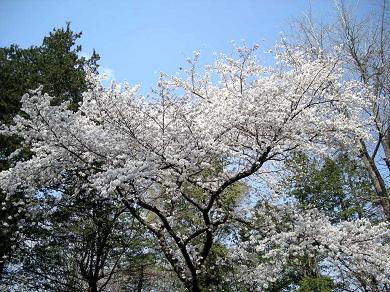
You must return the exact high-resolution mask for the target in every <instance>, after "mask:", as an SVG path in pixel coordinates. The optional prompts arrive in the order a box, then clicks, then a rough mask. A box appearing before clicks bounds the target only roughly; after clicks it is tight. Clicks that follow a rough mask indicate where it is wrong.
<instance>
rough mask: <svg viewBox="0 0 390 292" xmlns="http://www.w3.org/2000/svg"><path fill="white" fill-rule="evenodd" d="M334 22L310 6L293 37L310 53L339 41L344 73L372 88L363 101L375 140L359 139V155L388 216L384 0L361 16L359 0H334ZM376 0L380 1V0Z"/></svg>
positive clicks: (388, 63) (389, 53) (389, 58)
mask: <svg viewBox="0 0 390 292" xmlns="http://www.w3.org/2000/svg"><path fill="white" fill-rule="evenodd" d="M334 3H335V8H336V9H335V11H336V13H335V19H336V20H335V22H334V23H323V22H320V21H317V20H316V19H315V18H314V17H313V16H312V14H311V12H309V13H308V14H307V15H306V17H305V18H303V19H300V20H298V21H296V23H295V26H294V35H293V39H294V38H295V40H294V42H296V43H298V44H299V45H300V46H302V47H303V48H306V51H307V53H308V54H314V55H323V54H328V53H329V52H331V51H332V50H333V48H334V47H338V50H339V59H340V61H342V62H343V63H344V68H345V72H344V73H345V77H346V78H348V79H350V80H358V81H361V82H363V83H364V84H365V85H366V86H367V87H368V88H370V92H369V93H368V94H367V97H366V99H367V105H366V106H365V110H366V118H367V120H368V121H370V123H369V125H368V127H369V129H370V132H371V133H372V134H373V138H374V141H370V140H367V139H364V138H362V139H360V140H359V141H358V142H357V144H358V145H359V148H360V150H359V158H360V159H361V160H362V162H363V163H364V165H365V167H366V169H367V171H368V173H369V176H370V178H371V180H372V183H373V186H374V188H375V191H376V194H377V198H378V200H379V201H380V204H381V206H382V208H383V211H384V213H385V216H386V218H387V220H390V193H389V191H388V188H389V186H388V179H387V178H388V177H389V174H390V130H389V127H390V104H389V100H390V79H389V76H390V29H389V28H390V27H389V24H390V22H389V7H388V6H389V5H388V1H386V0H383V1H376V2H375V3H373V7H375V10H372V11H368V12H366V13H365V15H364V16H361V15H360V16H359V15H358V13H357V12H356V9H355V8H356V5H358V1H338V0H337V1H335V2H334ZM378 3H380V4H378Z"/></svg>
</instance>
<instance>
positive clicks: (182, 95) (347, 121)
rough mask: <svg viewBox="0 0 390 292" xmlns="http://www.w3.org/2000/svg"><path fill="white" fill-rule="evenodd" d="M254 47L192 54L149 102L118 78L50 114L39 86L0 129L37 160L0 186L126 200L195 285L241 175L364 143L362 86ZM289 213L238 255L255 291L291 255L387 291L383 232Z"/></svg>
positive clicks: (330, 66) (94, 82) (334, 68)
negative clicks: (269, 61)
mask: <svg viewBox="0 0 390 292" xmlns="http://www.w3.org/2000/svg"><path fill="white" fill-rule="evenodd" d="M255 49H256V47H254V48H245V47H244V48H238V49H237V57H236V58H231V57H227V56H221V57H220V58H218V59H217V60H216V62H215V63H214V64H212V65H207V66H205V67H204V68H203V69H200V70H199V69H198V68H197V59H198V54H196V55H195V58H194V59H193V60H189V63H190V67H189V69H188V70H186V71H185V75H184V76H182V77H177V76H175V77H168V76H166V75H164V74H162V75H161V78H160V80H159V82H158V84H157V87H156V89H155V93H156V94H155V96H153V97H142V96H139V95H138V93H137V89H138V87H132V88H131V87H129V86H128V85H126V84H125V85H123V86H120V85H116V84H113V85H112V86H111V88H109V89H105V88H103V87H102V86H101V85H100V83H99V79H98V78H97V77H96V76H92V75H91V76H90V77H89V82H90V84H91V86H90V90H89V91H88V92H86V93H85V94H84V98H83V102H82V103H81V104H80V107H79V109H78V111H71V110H68V109H67V104H66V103H64V104H62V105H60V106H51V105H50V101H51V100H52V97H50V96H47V95H42V94H41V93H40V91H39V90H38V91H35V92H31V93H30V94H27V95H25V96H24V97H23V100H22V101H23V107H22V110H23V112H24V113H25V115H23V116H18V117H17V118H15V125H14V126H12V127H10V128H9V129H7V130H4V132H8V133H10V134H16V135H20V136H21V137H22V138H23V139H24V143H25V145H26V146H27V147H30V148H31V150H32V151H33V153H34V155H33V157H32V158H31V159H30V160H27V161H23V162H18V163H17V164H16V165H14V167H13V168H11V169H10V170H8V171H4V172H2V173H1V174H0V187H1V188H2V189H3V190H5V191H7V193H9V194H10V195H12V193H15V192H17V191H25V192H29V193H30V194H31V195H33V194H35V193H37V192H39V191H40V190H42V189H60V190H61V189H64V188H65V187H69V186H73V187H74V188H75V189H76V193H77V191H79V192H80V191H83V192H89V193H96V196H101V197H108V198H115V199H117V200H119V201H121V202H122V203H123V205H124V206H125V207H126V208H127V209H128V211H129V212H131V214H132V215H133V216H134V217H135V218H136V219H137V220H138V221H139V222H140V223H141V224H143V225H144V226H145V227H146V228H147V229H148V230H149V231H150V232H151V233H152V234H153V235H154V236H155V237H156V238H157V239H158V241H159V244H160V248H161V250H162V252H163V253H164V255H165V257H166V259H167V261H168V262H169V264H170V265H171V266H172V268H173V270H174V271H175V272H176V274H177V276H178V278H179V279H180V280H181V281H182V282H183V284H184V285H185V287H186V288H187V289H190V290H192V291H200V285H201V284H200V280H199V279H200V275H201V274H204V273H207V271H205V262H206V259H207V257H208V255H209V253H210V250H211V248H212V246H213V243H214V239H215V236H216V234H217V233H218V232H219V231H220V230H221V228H222V227H224V226H227V225H229V224H230V223H232V222H233V217H236V215H233V214H234V209H235V207H236V206H234V204H233V205H232V204H230V205H229V203H228V200H227V199H226V198H227V197H229V195H231V194H232V192H234V190H235V189H234V188H241V190H243V189H244V184H245V183H246V184H247V186H246V187H248V188H250V185H249V184H248V183H247V178H252V177H253V178H254V177H256V175H257V174H259V173H260V171H263V170H273V169H275V167H276V166H278V167H280V166H281V165H282V163H283V161H284V159H285V158H286V157H289V155H291V153H292V151H310V153H314V154H318V153H325V152H326V151H327V150H329V149H332V148H337V147H340V146H341V147H349V148H351V149H353V148H354V145H355V144H356V141H357V139H361V138H367V137H368V133H366V131H365V130H364V129H365V124H364V123H365V122H366V121H365V120H364V118H363V117H364V116H363V115H364V113H362V112H361V109H363V108H364V107H365V106H366V105H367V100H368V99H369V98H371V96H370V94H369V91H368V89H366V88H365V87H364V86H363V85H362V84H360V83H359V82H352V81H345V80H343V78H342V69H341V64H340V63H339V61H338V59H337V58H333V57H331V56H320V57H317V58H312V57H308V56H306V55H305V54H304V53H302V52H301V51H300V50H299V49H291V48H290V49H286V50H284V51H283V52H281V53H280V54H279V55H278V58H277V62H276V64H275V66H273V67H263V66H261V65H259V64H258V63H257V61H256V57H255V55H254V52H255ZM368 97H369V98H368ZM278 210H279V209H278V208H275V212H278ZM150 214H153V215H150ZM189 214H191V217H189ZM260 215H261V214H260ZM259 218H261V216H260V217H259ZM289 218H290V219H291V222H290V223H288V224H289V225H288V226H287V227H286V228H279V227H278V226H282V225H283V224H284V223H283V222H282V221H283V220H284V219H283V216H282V215H280V219H278V220H276V221H274V222H272V224H271V225H269V224H265V225H264V229H261V226H263V225H261V224H260V225H259V227H258V228H259V229H257V228H255V229H254V231H253V233H252V235H251V238H250V240H249V241H248V242H247V243H244V244H243V245H238V246H237V248H235V249H234V250H235V251H236V252H237V254H236V256H238V257H242V259H241V260H242V261H243V262H246V261H248V262H249V263H250V264H248V265H247V267H248V268H249V267H250V268H251V270H245V272H243V273H242V274H241V276H242V281H246V282H250V283H256V282H258V283H259V285H257V288H258V289H260V290H261V289H262V288H259V287H263V288H264V287H265V286H264V285H269V283H271V282H272V281H273V280H272V279H274V277H277V275H275V274H277V273H278V271H279V270H280V269H283V265H284V264H285V263H286V261H287V259H288V258H289V257H290V255H293V256H295V257H297V258H298V260H299V256H301V257H309V258H310V257H314V258H318V257H319V258H320V260H321V261H322V262H323V263H324V264H326V265H329V266H330V267H331V268H332V269H334V271H335V272H334V274H335V273H340V274H344V273H347V274H348V275H351V277H352V276H353V275H354V273H359V274H362V273H363V272H364V271H366V272H367V273H369V274H370V275H372V276H373V277H375V280H376V281H379V282H383V283H387V282H386V281H387V280H386V277H388V276H389V262H388V260H386V258H389V257H388V255H389V249H388V246H387V245H385V239H386V237H388V232H387V229H386V226H384V225H378V226H375V225H373V226H371V225H370V224H369V223H368V222H365V221H357V222H345V223H342V224H340V225H336V226H332V225H331V224H330V223H329V221H328V220H327V218H325V217H323V216H322V215H320V214H319V213H317V212H312V213H308V214H304V213H300V211H298V209H296V210H294V211H291V214H289ZM264 220H268V219H266V218H264ZM256 222H257V221H256ZM269 228H271V229H269ZM271 230H272V232H271ZM257 232H258V233H259V234H261V236H259V235H258V233H257ZM246 245H251V246H252V248H253V249H254V250H255V252H257V253H259V254H261V256H262V257H263V258H264V259H267V260H258V257H256V256H253V253H254V251H253V250H252V251H251V252H248V251H247V249H246V247H245V246H246ZM241 246H243V247H242V248H241ZM386 255H387V256H386ZM268 259H269V261H268ZM349 270H351V271H349ZM243 271H244V270H243ZM265 275H267V277H266V279H263V278H262V277H263V276H265ZM248 277H249V278H248ZM362 277H363V278H364V277H365V275H363V276H362Z"/></svg>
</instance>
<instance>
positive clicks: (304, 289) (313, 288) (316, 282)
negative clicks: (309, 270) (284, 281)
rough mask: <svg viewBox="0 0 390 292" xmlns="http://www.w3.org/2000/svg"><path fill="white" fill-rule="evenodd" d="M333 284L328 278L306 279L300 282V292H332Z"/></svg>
mask: <svg viewBox="0 0 390 292" xmlns="http://www.w3.org/2000/svg"><path fill="white" fill-rule="evenodd" d="M333 286H334V285H333V282H332V280H331V279H330V278H328V277H323V276H319V277H305V278H303V279H302V280H301V281H299V289H298V291H299V292H331V291H332V288H333Z"/></svg>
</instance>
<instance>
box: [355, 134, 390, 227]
mask: <svg viewBox="0 0 390 292" xmlns="http://www.w3.org/2000/svg"><path fill="white" fill-rule="evenodd" d="M360 146H361V151H360V152H361V157H362V159H363V162H364V165H365V166H366V168H367V171H368V174H369V176H370V178H371V181H372V183H373V185H374V188H375V192H376V194H377V195H378V197H379V203H380V204H381V206H382V208H383V212H384V213H385V216H386V219H387V221H389V222H390V199H389V195H388V193H387V189H386V184H385V181H384V180H383V178H382V175H381V173H380V172H379V170H378V168H377V166H376V164H375V162H374V161H373V159H371V157H370V155H369V154H368V151H367V148H366V145H365V144H364V142H363V141H360Z"/></svg>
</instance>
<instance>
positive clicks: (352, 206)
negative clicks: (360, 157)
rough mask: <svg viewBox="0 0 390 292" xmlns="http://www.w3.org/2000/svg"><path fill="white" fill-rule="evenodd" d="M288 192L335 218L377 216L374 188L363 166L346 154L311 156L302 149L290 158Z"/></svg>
mask: <svg viewBox="0 0 390 292" xmlns="http://www.w3.org/2000/svg"><path fill="white" fill-rule="evenodd" d="M288 168H289V171H290V172H291V176H290V177H289V178H288V179H287V180H286V181H285V186H286V192H287V193H288V194H289V195H291V196H293V197H294V198H296V199H297V201H298V202H299V204H300V205H301V206H302V208H310V207H313V206H314V207H316V208H318V209H319V210H321V211H323V212H324V213H325V214H326V215H328V216H329V218H330V219H331V220H332V221H333V222H339V221H342V220H348V219H357V218H363V217H365V218H367V217H369V218H373V217H375V216H377V214H376V210H375V208H374V207H375V206H374V205H373V204H372V202H373V201H374V200H373V197H374V191H373V187H372V184H371V181H370V179H369V177H368V174H367V172H366V170H365V169H364V167H363V166H362V165H360V164H359V163H358V162H357V161H356V160H354V159H351V158H350V157H349V156H348V155H346V154H339V155H337V156H336V157H335V158H334V159H332V158H325V159H324V160H322V161H320V160H316V159H312V158H310V157H309V156H307V155H305V154H302V153H299V154H297V155H295V156H294V157H293V158H292V159H291V160H290V161H289V162H288Z"/></svg>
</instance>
